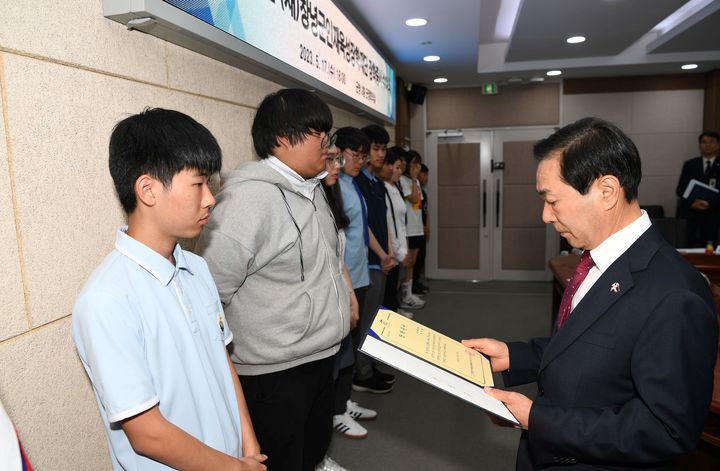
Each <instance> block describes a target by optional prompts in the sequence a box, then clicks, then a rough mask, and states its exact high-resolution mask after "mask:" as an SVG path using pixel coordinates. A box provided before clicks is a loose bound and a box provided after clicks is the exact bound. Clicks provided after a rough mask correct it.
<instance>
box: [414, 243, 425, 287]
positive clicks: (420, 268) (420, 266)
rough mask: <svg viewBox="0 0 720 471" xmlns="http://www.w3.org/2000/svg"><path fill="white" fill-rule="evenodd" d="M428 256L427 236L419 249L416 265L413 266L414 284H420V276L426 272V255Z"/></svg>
mask: <svg viewBox="0 0 720 471" xmlns="http://www.w3.org/2000/svg"><path fill="white" fill-rule="evenodd" d="M426 256H427V244H426V243H425V237H423V243H422V245H421V246H420V250H419V251H418V254H417V258H416V259H415V266H414V267H413V286H418V284H419V283H420V277H421V276H422V275H424V274H425V257H426Z"/></svg>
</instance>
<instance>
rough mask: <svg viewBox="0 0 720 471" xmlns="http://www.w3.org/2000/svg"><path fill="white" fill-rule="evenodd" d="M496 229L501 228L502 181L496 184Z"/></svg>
mask: <svg viewBox="0 0 720 471" xmlns="http://www.w3.org/2000/svg"><path fill="white" fill-rule="evenodd" d="M495 227H500V179H498V180H497V181H496V183H495Z"/></svg>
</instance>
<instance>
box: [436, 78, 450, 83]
mask: <svg viewBox="0 0 720 471" xmlns="http://www.w3.org/2000/svg"><path fill="white" fill-rule="evenodd" d="M433 82H435V83H447V79H446V78H445V77H438V78H436V79H435V80H433Z"/></svg>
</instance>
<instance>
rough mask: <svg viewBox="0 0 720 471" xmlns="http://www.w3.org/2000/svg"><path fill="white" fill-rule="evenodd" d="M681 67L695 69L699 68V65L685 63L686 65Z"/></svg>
mask: <svg viewBox="0 0 720 471" xmlns="http://www.w3.org/2000/svg"><path fill="white" fill-rule="evenodd" d="M680 68H681V69H682V70H693V69H697V68H698V65H697V64H685V65H683V66H682V67H680Z"/></svg>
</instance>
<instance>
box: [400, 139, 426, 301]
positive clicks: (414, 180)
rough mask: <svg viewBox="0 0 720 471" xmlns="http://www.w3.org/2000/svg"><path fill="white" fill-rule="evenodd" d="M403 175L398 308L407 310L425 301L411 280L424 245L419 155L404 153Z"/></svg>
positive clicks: (401, 185) (401, 179)
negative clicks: (403, 261) (403, 247)
mask: <svg viewBox="0 0 720 471" xmlns="http://www.w3.org/2000/svg"><path fill="white" fill-rule="evenodd" d="M404 154H405V162H406V166H405V174H404V175H403V176H402V177H400V187H401V188H402V193H403V197H404V198H405V205H406V211H407V217H406V232H407V237H408V255H409V257H410V258H409V260H408V263H407V270H406V271H405V273H404V275H403V277H402V279H401V280H400V303H401V304H400V306H401V307H404V308H409V309H420V308H423V307H425V301H424V300H422V299H420V298H419V297H418V296H416V295H415V294H413V290H412V280H413V268H414V266H415V261H416V260H417V254H418V251H419V250H420V247H421V246H422V245H423V244H424V243H425V242H424V237H423V224H422V210H421V208H422V192H421V190H420V182H419V181H418V175H419V174H420V165H421V162H420V154H418V153H417V152H415V151H405V152H404Z"/></svg>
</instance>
